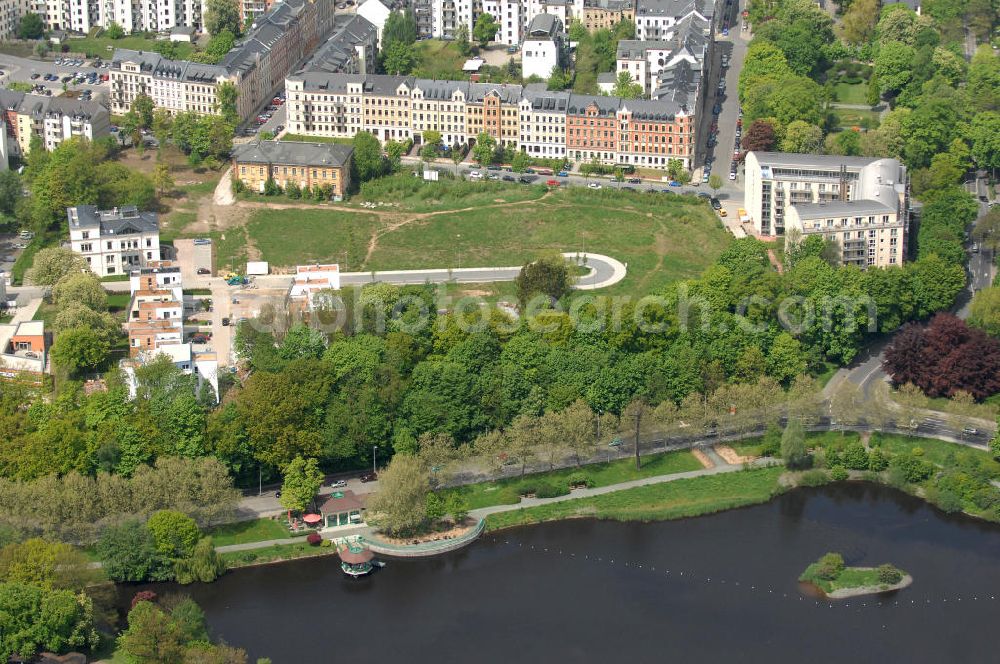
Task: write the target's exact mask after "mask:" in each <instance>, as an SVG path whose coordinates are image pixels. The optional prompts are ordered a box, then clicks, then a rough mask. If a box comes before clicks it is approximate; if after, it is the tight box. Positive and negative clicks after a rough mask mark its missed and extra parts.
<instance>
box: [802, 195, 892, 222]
mask: <svg viewBox="0 0 1000 664" xmlns="http://www.w3.org/2000/svg"><path fill="white" fill-rule="evenodd" d="M791 207H794V208H795V211H796V212H798V214H799V218H800V219H826V218H827V217H830V218H833V217H851V216H861V215H866V214H885V213H887V212H895V211H896V209H895V208H892V207H889V206H888V205H885V204H884V203H880V202H878V201H872V200H858V201H829V202H824V203H796V204H795V205H793V206H791Z"/></svg>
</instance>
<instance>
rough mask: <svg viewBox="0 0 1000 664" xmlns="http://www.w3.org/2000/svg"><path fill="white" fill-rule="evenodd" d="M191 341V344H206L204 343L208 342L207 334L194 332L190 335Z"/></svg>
mask: <svg viewBox="0 0 1000 664" xmlns="http://www.w3.org/2000/svg"><path fill="white" fill-rule="evenodd" d="M191 343H193V344H206V343H208V335H205V334H194V335H191Z"/></svg>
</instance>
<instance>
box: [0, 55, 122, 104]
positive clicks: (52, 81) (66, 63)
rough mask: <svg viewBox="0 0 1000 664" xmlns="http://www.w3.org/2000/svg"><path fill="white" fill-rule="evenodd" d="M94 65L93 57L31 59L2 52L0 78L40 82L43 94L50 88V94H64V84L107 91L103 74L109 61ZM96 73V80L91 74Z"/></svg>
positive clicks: (37, 83)
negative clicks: (85, 58) (0, 72)
mask: <svg viewBox="0 0 1000 664" xmlns="http://www.w3.org/2000/svg"><path fill="white" fill-rule="evenodd" d="M98 64H99V66H95V63H94V61H91V60H64V59H61V58H56V59H54V60H44V61H43V60H28V59H26V58H18V57H15V56H12V55H5V54H0V68H2V69H3V76H0V82H3V83H4V84H10V83H13V82H18V83H28V84H31V85H35V86H41V87H40V90H41V93H42V94H45V91H46V90H47V91H48V93H49V94H51V95H59V94H62V91H63V85H65V86H66V89H67V90H80V91H84V90H89V91H90V92H91V94H92V95H93V96H94V97H95V98H96V97H97V96H98V93H99V92H104V91H106V88H105V86H104V81H102V80H101V76H102V75H104V76H106V75H107V73H108V69H109V67H110V63H108V62H101V63H98ZM91 74H93V79H92V80H93V82H90V80H91V79H90V78H88V77H90V75H91Z"/></svg>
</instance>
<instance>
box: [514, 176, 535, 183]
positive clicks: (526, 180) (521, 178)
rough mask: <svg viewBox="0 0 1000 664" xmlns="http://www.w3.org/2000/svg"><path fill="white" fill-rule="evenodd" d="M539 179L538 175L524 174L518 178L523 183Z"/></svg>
mask: <svg viewBox="0 0 1000 664" xmlns="http://www.w3.org/2000/svg"><path fill="white" fill-rule="evenodd" d="M537 179H538V176H537V175H522V176H521V177H519V178H518V179H517V181H518V182H520V183H521V184H531V183H532V182H534V181H535V180H537Z"/></svg>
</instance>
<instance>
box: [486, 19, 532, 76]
mask: <svg viewBox="0 0 1000 664" xmlns="http://www.w3.org/2000/svg"><path fill="white" fill-rule="evenodd" d="M524 10H525V6H524V4H522V2H521V0H483V11H484V12H486V13H487V14H489V15H490V16H492V17H493V19H494V20H495V21H496V22H497V23H498V24H499V25H500V29H499V30H498V31H497V35H496V37H494V39H495V40H496V41H497V42H499V43H501V44H506V45H507V46H517V45H518V44H520V43H521V37H522V35H523V31H524V25H525V11H524ZM525 76H527V74H525Z"/></svg>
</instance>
